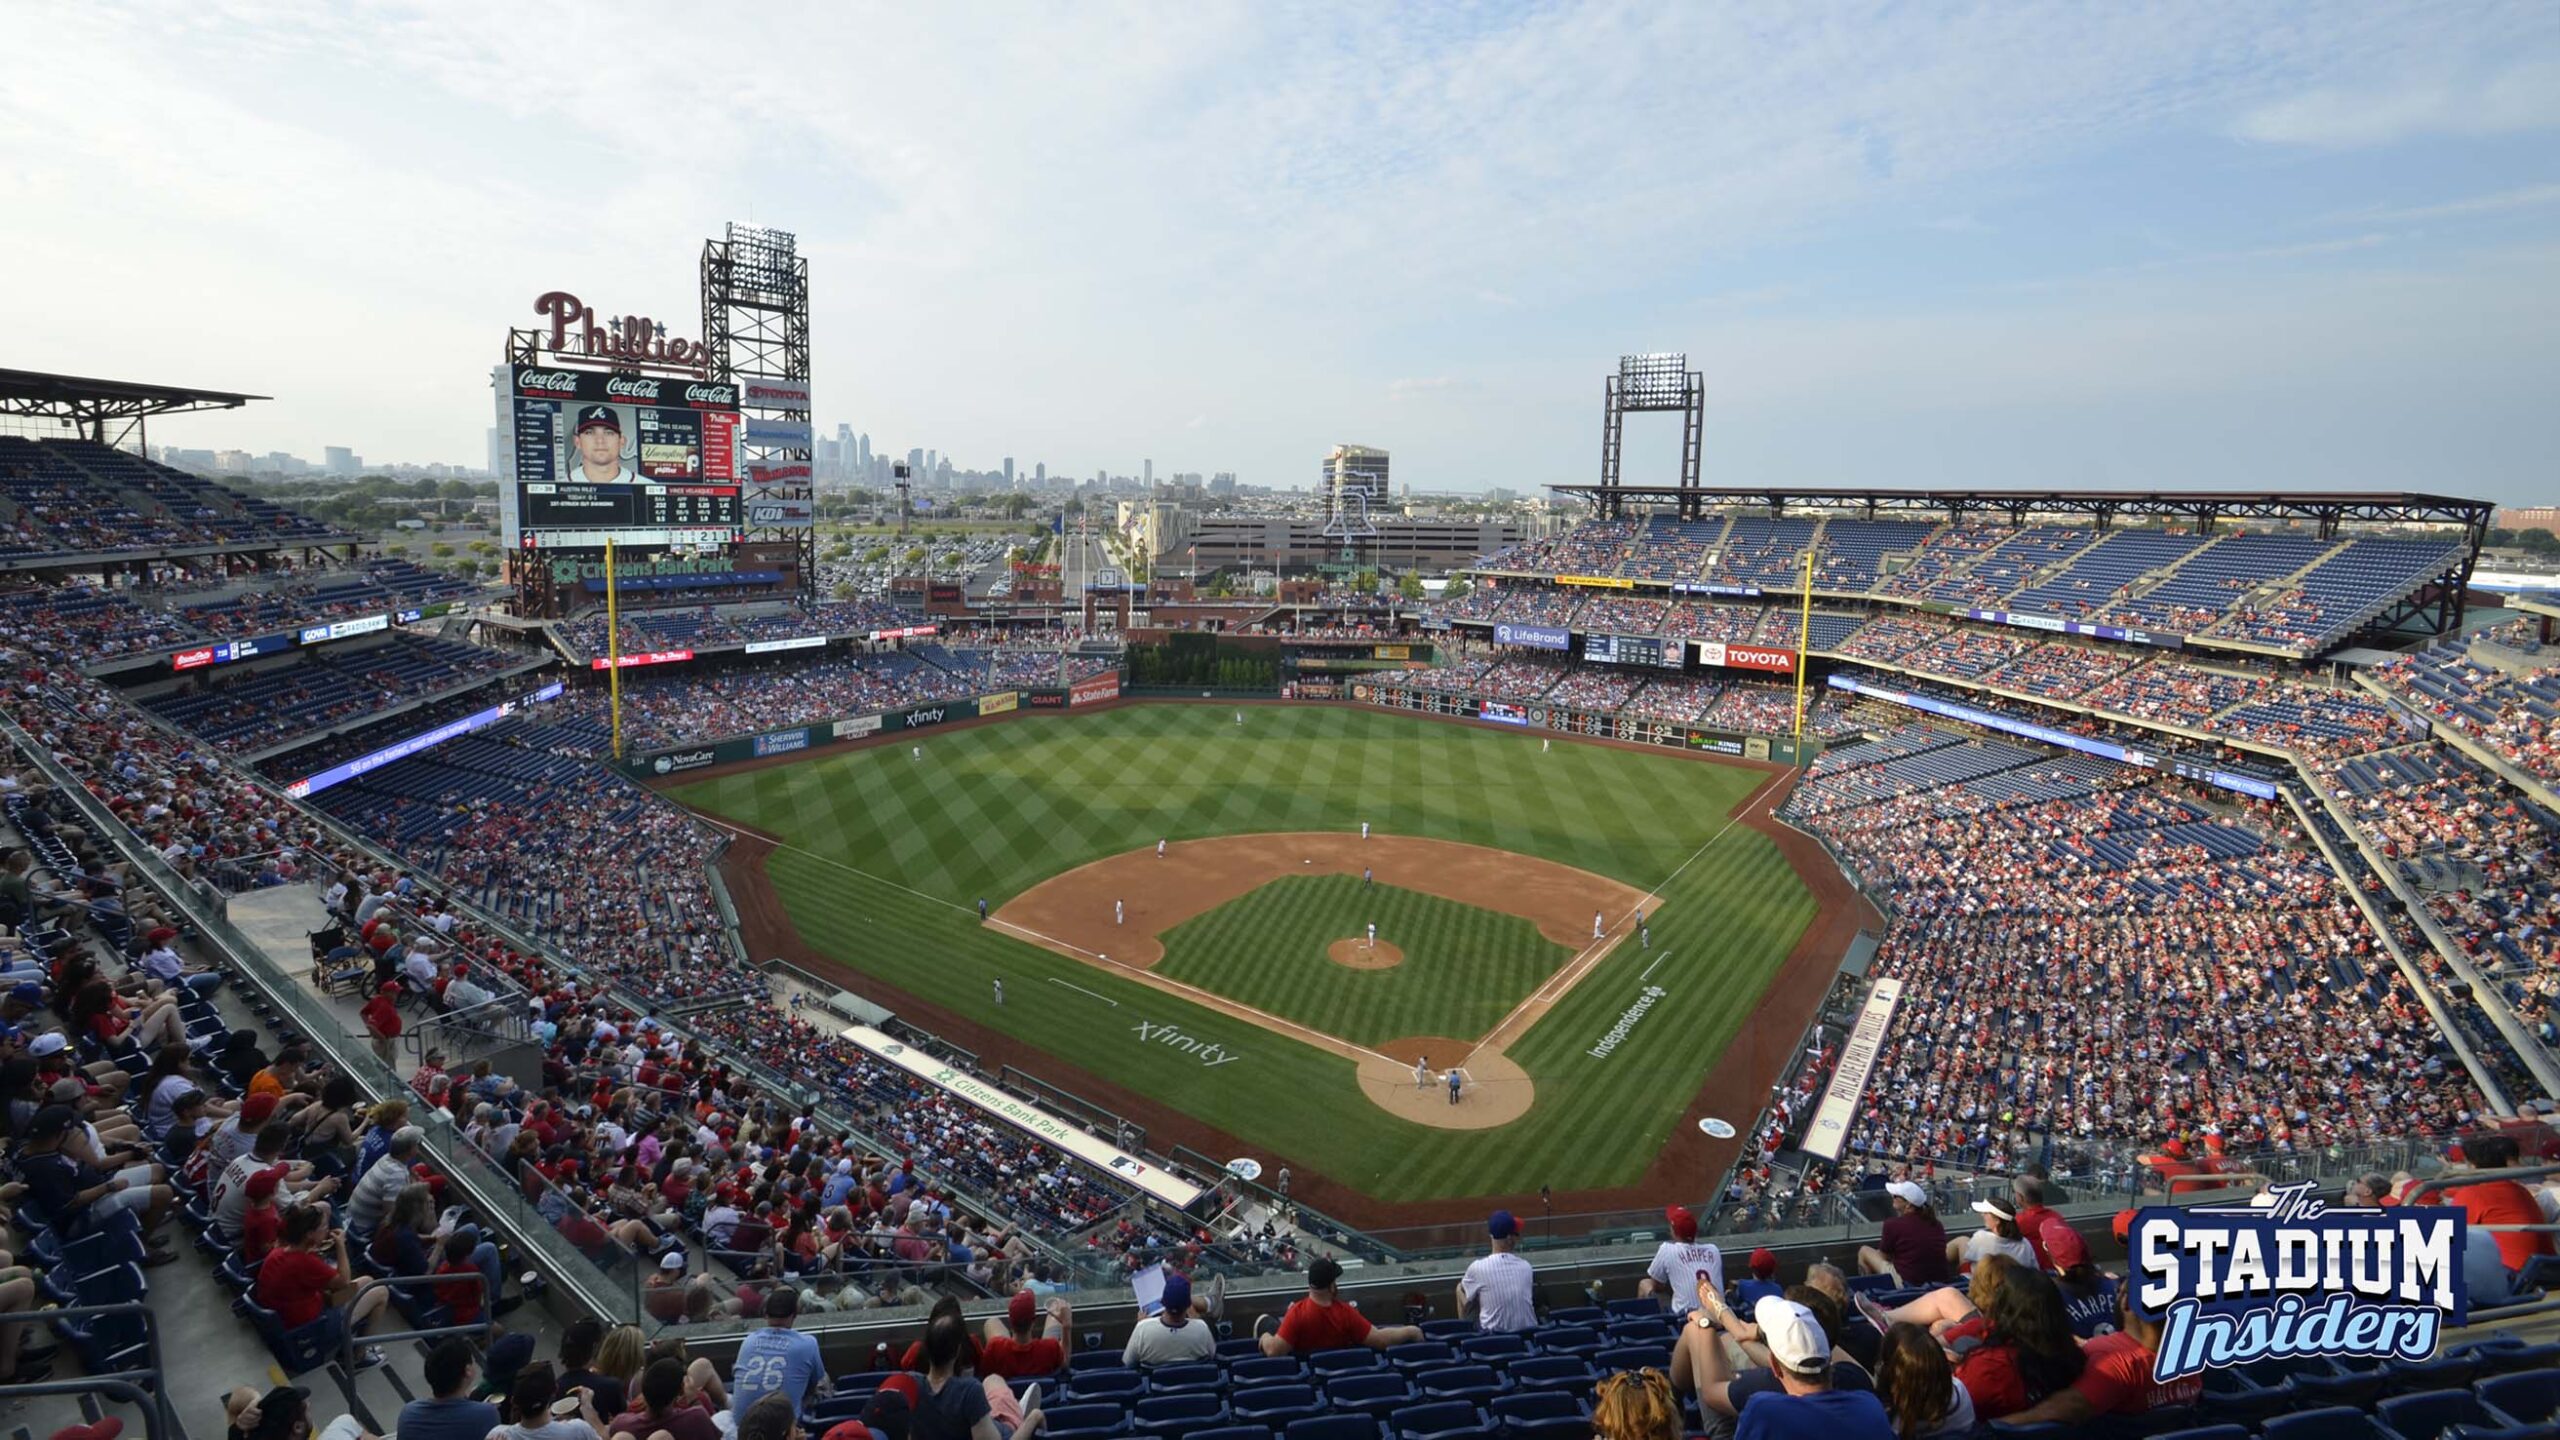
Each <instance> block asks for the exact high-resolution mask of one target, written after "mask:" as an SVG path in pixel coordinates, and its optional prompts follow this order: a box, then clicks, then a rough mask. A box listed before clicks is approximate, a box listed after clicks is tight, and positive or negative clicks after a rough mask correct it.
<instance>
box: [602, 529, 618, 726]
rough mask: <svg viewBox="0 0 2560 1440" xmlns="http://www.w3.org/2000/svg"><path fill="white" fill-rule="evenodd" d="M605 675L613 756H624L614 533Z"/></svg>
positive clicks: (609, 543)
mask: <svg viewBox="0 0 2560 1440" xmlns="http://www.w3.org/2000/svg"><path fill="white" fill-rule="evenodd" d="M604 675H605V686H606V688H607V689H609V690H610V691H612V693H613V706H612V708H613V758H614V759H616V760H620V759H621V758H622V605H621V591H620V590H619V589H618V588H617V587H616V585H615V583H614V575H613V537H611V536H606V537H605V542H604Z"/></svg>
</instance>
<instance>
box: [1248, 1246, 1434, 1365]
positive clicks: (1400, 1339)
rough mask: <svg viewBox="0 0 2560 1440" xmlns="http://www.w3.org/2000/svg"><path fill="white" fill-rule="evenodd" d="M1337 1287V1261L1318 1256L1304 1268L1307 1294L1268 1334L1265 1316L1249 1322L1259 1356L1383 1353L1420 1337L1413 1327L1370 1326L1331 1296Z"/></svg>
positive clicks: (1339, 1272) (1418, 1329)
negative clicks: (1358, 1350) (1361, 1349)
mask: <svg viewBox="0 0 2560 1440" xmlns="http://www.w3.org/2000/svg"><path fill="white" fill-rule="evenodd" d="M1341 1283H1342V1262H1341V1261H1339V1260H1336V1259H1334V1258H1333V1257H1332V1256H1330V1255H1319V1256H1317V1257H1316V1258H1315V1260H1314V1262H1313V1263H1311V1264H1309V1265H1308V1266H1307V1293H1306V1295H1305V1296H1304V1297H1302V1298H1301V1299H1299V1300H1298V1302H1297V1303H1296V1304H1293V1305H1291V1306H1290V1307H1289V1313H1288V1314H1286V1315H1283V1316H1282V1317H1280V1322H1279V1324H1278V1325H1276V1326H1274V1327H1273V1328H1272V1329H1270V1330H1267V1331H1266V1330H1264V1329H1263V1328H1262V1326H1263V1323H1264V1322H1265V1321H1268V1320H1269V1319H1270V1318H1271V1317H1270V1316H1268V1315H1266V1316H1264V1317H1262V1320H1257V1321H1255V1322H1254V1333H1255V1335H1256V1336H1257V1338H1258V1339H1259V1341H1260V1343H1261V1345H1262V1353H1263V1354H1265V1355H1303V1354H1307V1353H1309V1352H1311V1351H1316V1350H1347V1349H1350V1348H1351V1347H1353V1346H1355V1345H1366V1346H1368V1347H1369V1348H1370V1349H1372V1350H1384V1349H1386V1348H1387V1347H1388V1346H1390V1345H1406V1344H1410V1343H1412V1342H1413V1341H1416V1340H1419V1339H1421V1338H1422V1327H1420V1326H1418V1325H1372V1324H1370V1323H1369V1317H1367V1316H1365V1315H1363V1314H1361V1313H1360V1312H1359V1311H1358V1310H1356V1309H1354V1308H1353V1307H1352V1306H1351V1305H1350V1304H1349V1303H1348V1302H1347V1301H1345V1300H1343V1299H1342V1298H1341V1297H1340V1296H1339V1295H1337V1294H1336V1293H1335V1289H1334V1287H1336V1286H1338V1285H1340V1284H1341Z"/></svg>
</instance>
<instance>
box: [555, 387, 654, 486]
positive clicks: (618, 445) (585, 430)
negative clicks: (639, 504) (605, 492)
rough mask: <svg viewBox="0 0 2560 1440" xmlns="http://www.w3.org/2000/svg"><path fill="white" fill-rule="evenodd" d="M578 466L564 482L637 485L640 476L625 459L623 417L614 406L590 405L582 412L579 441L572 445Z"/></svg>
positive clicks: (573, 483)
mask: <svg viewBox="0 0 2560 1440" xmlns="http://www.w3.org/2000/svg"><path fill="white" fill-rule="evenodd" d="M570 443H571V444H572V445H573V446H575V447H576V449H577V452H578V463H577V464H576V465H574V466H572V467H570V470H569V473H568V474H567V475H566V476H564V477H563V478H564V479H566V480H567V481H568V482H569V483H570V484H572V485H636V484H638V483H639V482H640V476H639V475H638V473H637V472H635V471H633V470H632V468H631V467H630V466H629V465H627V464H624V463H623V459H622V417H621V415H619V414H617V413H616V412H615V411H614V408H613V407H612V406H610V405H588V406H585V407H582V408H581V409H580V410H579V411H578V429H577V434H576V437H575V438H574V439H573V440H572V441H571V442H570Z"/></svg>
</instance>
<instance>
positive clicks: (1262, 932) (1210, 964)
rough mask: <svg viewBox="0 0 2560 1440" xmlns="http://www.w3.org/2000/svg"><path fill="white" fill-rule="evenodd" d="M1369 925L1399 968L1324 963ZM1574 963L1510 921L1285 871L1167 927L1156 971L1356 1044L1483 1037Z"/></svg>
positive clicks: (1404, 893) (1533, 930) (1391, 890)
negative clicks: (1399, 955) (1398, 955)
mask: <svg viewBox="0 0 2560 1440" xmlns="http://www.w3.org/2000/svg"><path fill="white" fill-rule="evenodd" d="M1372 922H1375V923H1376V925H1377V927H1378V936H1379V938H1380V939H1383V940H1387V941H1390V942H1392V943H1393V944H1394V945H1395V946H1396V948H1397V949H1399V950H1401V951H1403V952H1404V963H1403V964H1401V965H1397V966H1395V967H1394V968H1392V969H1387V970H1353V969H1349V968H1347V967H1344V966H1341V965H1337V964H1335V963H1334V962H1333V961H1332V960H1331V959H1329V958H1327V956H1326V954H1325V948H1326V947H1327V946H1329V945H1331V944H1332V943H1333V942H1334V941H1336V940H1342V939H1350V938H1357V939H1360V940H1363V941H1365V940H1367V939H1368V933H1369V932H1368V926H1369V925H1370V924H1371V923H1372ZM1572 956H1573V952H1572V951H1570V950H1567V949H1565V948H1564V947H1563V946H1561V945H1558V944H1556V943H1555V942H1554V941H1551V940H1549V939H1547V938H1546V937H1545V936H1543V935H1541V934H1539V933H1538V927H1537V926H1535V925H1532V924H1530V923H1529V922H1528V921H1526V920H1523V919H1521V918H1520V917H1519V916H1517V915H1502V914H1497V913H1496V912H1494V911H1491V910H1481V909H1478V908H1477V907H1475V906H1473V905H1461V904H1458V903H1457V902H1456V901H1454V900H1443V899H1441V898H1440V897H1439V896H1437V895H1424V894H1421V893H1419V892H1418V891H1413V890H1403V889H1398V888H1397V887H1395V886H1392V885H1365V886H1364V885H1362V884H1361V883H1360V877H1359V876H1357V875H1291V876H1286V877H1283V878H1281V879H1278V880H1274V881H1272V882H1271V883H1270V884H1268V885H1265V886H1263V887H1261V888H1260V889H1258V890H1254V891H1252V892H1251V893H1249V894H1246V895H1242V896H1239V897H1237V898H1236V899H1234V900H1231V901H1229V902H1227V903H1226V904H1224V905H1221V906H1219V907H1218V908H1217V909H1215V910H1212V911H1210V912H1209V913H1208V914H1206V915H1198V916H1194V917H1193V918H1191V919H1189V920H1186V921H1184V922H1183V923H1182V924H1180V925H1177V926H1175V927H1173V928H1172V929H1171V930H1168V931H1166V932H1165V935H1164V960H1163V961H1162V962H1161V963H1160V964H1158V965H1157V966H1156V973H1157V974H1159V975H1164V976H1168V977H1170V978H1172V979H1175V980H1180V981H1182V982H1183V983H1185V984H1188V985H1197V986H1199V987H1200V988H1201V989H1203V990H1214V991H1216V992H1218V993H1219V994H1221V995H1226V996H1230V997H1232V998H1234V999H1237V1000H1241V1001H1243V1002H1244V1003H1246V1004H1247V1005H1250V1006H1252V1007H1253V1008H1255V1009H1257V1010H1261V1011H1265V1012H1268V1013H1270V1014H1273V1015H1277V1016H1279V1017H1281V1018H1282V1019H1284V1020H1295V1021H1297V1022H1298V1023H1299V1024H1301V1025H1306V1026H1311V1027H1313V1028H1315V1029H1317V1030H1321V1031H1323V1032H1324V1033H1325V1034H1327V1035H1338V1036H1340V1037H1341V1038H1343V1039H1345V1040H1348V1041H1351V1042H1352V1043H1353V1044H1355V1045H1383V1044H1385V1043H1386V1042H1387V1041H1389V1040H1396V1039H1401V1038H1403V1037H1405V1036H1408V1035H1447V1036H1452V1037H1454V1038H1457V1039H1462V1040H1464V1039H1473V1038H1474V1037H1476V1036H1478V1035H1482V1034H1483V1033H1485V1032H1486V1031H1488V1030H1490V1029H1492V1028H1493V1027H1494V1026H1495V1025H1497V1024H1500V1023H1501V1021H1502V1017H1503V1016H1505V1015H1508V1014H1510V1013H1511V1010H1512V1007H1514V1006H1516V1005H1518V1004H1519V1003H1520V1002H1521V1001H1523V1000H1525V999H1527V998H1529V994H1530V992H1531V991H1533V990H1535V989H1537V988H1538V985H1539V983H1540V982H1541V981H1543V980H1545V979H1546V978H1547V977H1548V976H1550V975H1553V974H1554V973H1555V972H1556V971H1558V970H1560V969H1562V968H1563V967H1564V962H1565V961H1567V960H1569V959H1571V958H1572Z"/></svg>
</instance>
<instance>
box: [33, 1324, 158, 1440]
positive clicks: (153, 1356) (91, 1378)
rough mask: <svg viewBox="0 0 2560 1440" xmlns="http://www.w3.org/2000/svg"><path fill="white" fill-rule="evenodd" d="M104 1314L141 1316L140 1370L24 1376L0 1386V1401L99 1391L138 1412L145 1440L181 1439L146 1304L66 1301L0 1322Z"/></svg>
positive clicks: (156, 1334) (155, 1330) (156, 1326)
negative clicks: (57, 1376) (51, 1377)
mask: <svg viewBox="0 0 2560 1440" xmlns="http://www.w3.org/2000/svg"><path fill="white" fill-rule="evenodd" d="M110 1315H139V1316H141V1317H142V1346H143V1352H142V1353H143V1359H144V1360H145V1361H147V1362H148V1363H147V1364H146V1365H145V1366H144V1368H142V1369H140V1370H112V1371H109V1372H107V1373H105V1374H103V1375H82V1376H79V1377H77V1378H73V1379H64V1380H27V1381H20V1382H17V1383H14V1384H9V1385H0V1400H16V1399H33V1398H35V1397H37V1396H41V1395H87V1394H93V1393H103V1394H105V1395H106V1396H107V1397H108V1398H110V1399H113V1400H116V1401H119V1402H122V1403H124V1404H129V1405H134V1406H138V1407H140V1408H141V1410H142V1424H143V1429H144V1431H145V1433H146V1434H148V1435H149V1436H150V1437H151V1440H162V1437H164V1436H165V1437H167V1440H186V1434H187V1431H186V1427H185V1426H183V1425H181V1424H179V1423H178V1411H177V1407H176V1406H174V1405H172V1404H170V1403H169V1394H168V1389H169V1387H168V1385H167V1384H166V1380H167V1376H168V1370H167V1367H165V1366H163V1365H162V1364H161V1363H160V1324H159V1321H158V1319H157V1318H156V1317H154V1316H153V1315H152V1313H151V1307H150V1306H149V1305H147V1304H145V1303H144V1302H142V1301H140V1300H125V1301H121V1302H118V1303H116V1304H113V1305H72V1306H67V1307H64V1308H62V1309H57V1310H18V1311H12V1312H10V1313H9V1314H6V1315H0V1325H44V1324H49V1323H52V1322H55V1321H61V1320H83V1319H89V1318H92V1317H102V1316H110Z"/></svg>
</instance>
